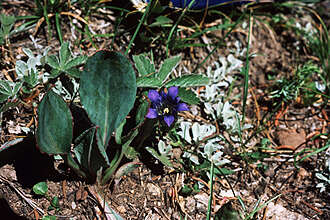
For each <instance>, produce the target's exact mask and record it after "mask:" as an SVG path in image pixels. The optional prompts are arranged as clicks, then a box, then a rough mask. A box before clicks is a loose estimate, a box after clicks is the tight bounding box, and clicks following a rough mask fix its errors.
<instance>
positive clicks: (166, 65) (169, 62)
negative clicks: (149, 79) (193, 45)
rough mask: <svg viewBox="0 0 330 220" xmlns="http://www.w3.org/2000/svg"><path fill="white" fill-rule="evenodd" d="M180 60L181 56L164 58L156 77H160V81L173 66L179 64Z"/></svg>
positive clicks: (169, 72)
mask: <svg viewBox="0 0 330 220" xmlns="http://www.w3.org/2000/svg"><path fill="white" fill-rule="evenodd" d="M180 60H181V56H175V57H171V58H167V59H166V60H164V62H163V64H162V66H161V67H160V69H159V72H158V74H157V77H158V78H159V79H160V81H161V82H162V83H163V82H164V81H165V80H166V78H167V77H168V76H169V75H170V74H171V73H172V71H173V70H174V69H175V67H176V66H177V65H178V64H179V62H180Z"/></svg>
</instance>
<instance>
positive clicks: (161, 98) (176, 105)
mask: <svg viewBox="0 0 330 220" xmlns="http://www.w3.org/2000/svg"><path fill="white" fill-rule="evenodd" d="M178 93H179V90H178V87H176V86H173V87H170V88H168V90H167V92H165V91H163V90H162V91H161V92H157V91H156V90H153V89H152V90H150V91H149V93H148V98H149V99H150V101H151V106H150V108H149V111H148V114H147V115H146V117H147V118H163V119H164V121H165V123H166V124H167V126H168V127H170V126H171V124H172V123H173V122H174V120H175V118H176V117H177V115H178V112H180V111H188V110H189V107H188V105H187V104H185V103H183V102H180V100H181V99H180V97H178Z"/></svg>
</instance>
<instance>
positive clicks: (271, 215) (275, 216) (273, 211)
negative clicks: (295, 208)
mask: <svg viewBox="0 0 330 220" xmlns="http://www.w3.org/2000/svg"><path fill="white" fill-rule="evenodd" d="M266 219H269V220H282V219H286V220H307V219H306V218H305V217H304V216H302V215H300V214H298V213H295V212H291V211H289V210H288V209H286V208H285V207H283V206H282V205H281V204H276V205H275V204H274V203H273V202H270V203H269V204H268V209H267V213H266Z"/></svg>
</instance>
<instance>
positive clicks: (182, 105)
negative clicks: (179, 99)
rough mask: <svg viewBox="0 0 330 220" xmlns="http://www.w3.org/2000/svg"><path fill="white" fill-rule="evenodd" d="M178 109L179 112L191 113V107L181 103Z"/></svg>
mask: <svg viewBox="0 0 330 220" xmlns="http://www.w3.org/2000/svg"><path fill="white" fill-rule="evenodd" d="M176 109H177V111H189V107H188V105H187V104H186V103H179V104H178V106H177V107H176Z"/></svg>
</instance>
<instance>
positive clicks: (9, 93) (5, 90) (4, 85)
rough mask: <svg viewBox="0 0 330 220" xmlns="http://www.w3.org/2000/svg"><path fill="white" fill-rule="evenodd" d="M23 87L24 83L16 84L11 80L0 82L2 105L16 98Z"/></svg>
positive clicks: (0, 100)
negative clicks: (9, 99)
mask: <svg viewBox="0 0 330 220" xmlns="http://www.w3.org/2000/svg"><path fill="white" fill-rule="evenodd" d="M22 85H23V83H22V82H16V83H15V82H11V81H9V80H0V103H1V102H4V101H6V100H7V99H8V98H11V97H13V96H15V95H16V94H17V93H18V91H19V89H20V88H21V87H22Z"/></svg>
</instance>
